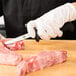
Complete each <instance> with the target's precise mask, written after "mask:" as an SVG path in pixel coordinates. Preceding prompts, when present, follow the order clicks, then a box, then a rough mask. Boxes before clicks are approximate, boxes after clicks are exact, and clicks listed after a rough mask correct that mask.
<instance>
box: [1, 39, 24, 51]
mask: <svg viewBox="0 0 76 76" xmlns="http://www.w3.org/2000/svg"><path fill="white" fill-rule="evenodd" d="M8 40H10V39H2V40H1V42H2V43H3V44H4V46H5V47H7V48H8V49H10V50H13V51H15V50H23V48H24V41H23V40H21V41H18V42H15V43H12V44H8V45H6V44H5V41H8Z"/></svg>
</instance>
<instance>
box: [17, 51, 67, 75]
mask: <svg viewBox="0 0 76 76" xmlns="http://www.w3.org/2000/svg"><path fill="white" fill-rule="evenodd" d="M66 59H67V52H66V51H44V52H40V53H39V54H37V55H34V56H31V57H29V58H27V59H25V60H23V61H22V62H20V63H19V65H18V66H17V76H25V74H27V73H29V72H34V71H37V70H40V69H43V68H45V67H48V66H52V65H54V64H58V63H62V62H64V61H66Z"/></svg>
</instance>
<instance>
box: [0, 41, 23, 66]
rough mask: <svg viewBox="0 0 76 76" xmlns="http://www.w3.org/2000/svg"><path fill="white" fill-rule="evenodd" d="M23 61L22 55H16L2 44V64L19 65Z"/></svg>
mask: <svg viewBox="0 0 76 76" xmlns="http://www.w3.org/2000/svg"><path fill="white" fill-rule="evenodd" d="M22 60H23V57H22V56H21V55H18V54H15V53H14V52H13V51H11V50H10V49H8V48H6V47H5V46H4V45H3V43H1V42H0V64H6V65H17V64H18V63H19V62H20V61H22Z"/></svg>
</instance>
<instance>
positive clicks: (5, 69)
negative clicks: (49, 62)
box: [0, 40, 76, 76]
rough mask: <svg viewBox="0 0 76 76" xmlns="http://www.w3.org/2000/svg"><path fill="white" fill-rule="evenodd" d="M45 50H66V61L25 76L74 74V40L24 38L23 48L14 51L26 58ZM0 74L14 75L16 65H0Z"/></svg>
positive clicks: (75, 71) (75, 53)
mask: <svg viewBox="0 0 76 76" xmlns="http://www.w3.org/2000/svg"><path fill="white" fill-rule="evenodd" d="M45 50H47V51H51V50H66V51H67V53H68V58H67V61H66V62H64V63H62V64H57V65H54V66H51V67H47V68H45V69H43V70H39V71H36V72H33V73H29V74H27V75H25V76H76V40H49V41H44V40H41V41H40V42H36V41H35V40H25V47H24V50H19V51H15V52H16V53H18V54H21V55H23V57H24V58H27V57H28V56H31V55H33V54H36V53H38V52H40V51H45ZM0 76H16V66H7V65H0Z"/></svg>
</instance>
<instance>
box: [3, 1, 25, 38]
mask: <svg viewBox="0 0 76 76" xmlns="http://www.w3.org/2000/svg"><path fill="white" fill-rule="evenodd" d="M21 1H22V0H3V13H4V20H5V27H6V34H7V37H9V38H13V37H17V36H20V35H22V34H24V33H25V25H24V24H23V17H22V3H21Z"/></svg>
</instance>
